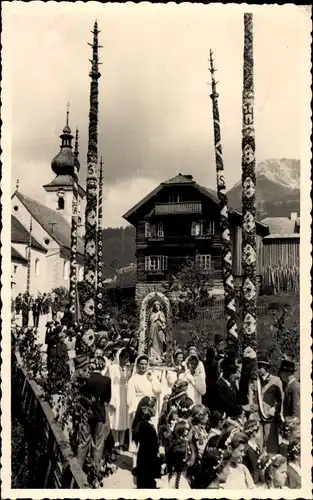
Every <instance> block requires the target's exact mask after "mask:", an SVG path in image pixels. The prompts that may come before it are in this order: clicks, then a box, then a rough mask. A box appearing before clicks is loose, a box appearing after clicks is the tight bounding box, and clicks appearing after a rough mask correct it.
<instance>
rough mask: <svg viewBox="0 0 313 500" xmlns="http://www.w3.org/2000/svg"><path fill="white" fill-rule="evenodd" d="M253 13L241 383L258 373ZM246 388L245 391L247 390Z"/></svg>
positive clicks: (246, 87) (245, 119)
mask: <svg viewBox="0 0 313 500" xmlns="http://www.w3.org/2000/svg"><path fill="white" fill-rule="evenodd" d="M253 73H254V61H253V15H252V14H250V13H249V14H244V54H243V93H242V163H241V164H242V217H243V222H242V307H243V368H242V381H241V382H242V384H243V385H244V386H245V388H246V384H249V382H250V381H251V380H253V379H255V378H256V374H257V358H256V356H257V354H256V353H257V318H256V301H257V283H256V206H255V192H256V175H255V130H254V81H253V80H254V78H253V76H254V75H253ZM244 392H246V391H244Z"/></svg>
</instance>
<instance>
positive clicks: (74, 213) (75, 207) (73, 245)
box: [70, 129, 80, 321]
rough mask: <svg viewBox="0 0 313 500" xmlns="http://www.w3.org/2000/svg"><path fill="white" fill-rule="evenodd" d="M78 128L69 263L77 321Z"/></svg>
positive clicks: (72, 306)
mask: <svg viewBox="0 0 313 500" xmlns="http://www.w3.org/2000/svg"><path fill="white" fill-rule="evenodd" d="M78 155H79V152H78V129H76V137H75V150H74V172H73V199H72V226H71V264H70V312H71V316H72V319H73V320H74V321H77V312H78V311H77V307H76V306H77V263H76V252H77V222H78V171H79V167H80V164H79V159H78Z"/></svg>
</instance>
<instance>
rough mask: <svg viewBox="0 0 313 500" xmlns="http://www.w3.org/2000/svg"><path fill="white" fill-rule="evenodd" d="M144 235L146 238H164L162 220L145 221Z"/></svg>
mask: <svg viewBox="0 0 313 500" xmlns="http://www.w3.org/2000/svg"><path fill="white" fill-rule="evenodd" d="M145 236H146V238H164V230H163V222H158V223H157V224H150V222H146V223H145Z"/></svg>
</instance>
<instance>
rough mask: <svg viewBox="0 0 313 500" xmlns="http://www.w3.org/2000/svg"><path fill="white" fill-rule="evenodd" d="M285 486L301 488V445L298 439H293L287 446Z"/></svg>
mask: <svg viewBox="0 0 313 500" xmlns="http://www.w3.org/2000/svg"><path fill="white" fill-rule="evenodd" d="M286 484H287V486H288V488H292V489H299V488H301V445H300V439H299V438H297V439H293V440H292V441H291V442H290V443H289V447H288V466H287V483H286Z"/></svg>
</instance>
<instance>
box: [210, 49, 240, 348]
mask: <svg viewBox="0 0 313 500" xmlns="http://www.w3.org/2000/svg"><path fill="white" fill-rule="evenodd" d="M209 69H210V73H211V79H212V94H211V95H210V97H211V99H212V110H213V124H214V147H215V163H216V180H217V196H218V199H219V206H220V234H221V246H222V274H223V285H224V294H225V316H226V322H227V341H228V352H229V354H230V353H231V352H232V353H233V354H234V355H236V354H237V350H238V328H237V322H236V293H235V289H234V277H233V261H232V251H231V242H230V227H229V220H228V199H227V192H226V182H225V173H224V162H223V151H222V144H221V128H220V115H219V108H218V97H219V96H218V93H217V91H216V81H215V78H214V73H215V71H216V69H215V68H214V66H213V52H212V50H210V68H209Z"/></svg>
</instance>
